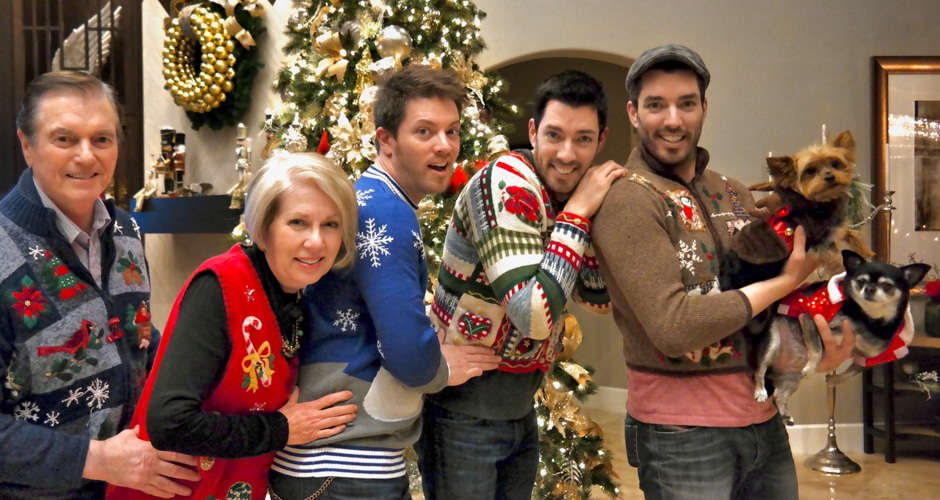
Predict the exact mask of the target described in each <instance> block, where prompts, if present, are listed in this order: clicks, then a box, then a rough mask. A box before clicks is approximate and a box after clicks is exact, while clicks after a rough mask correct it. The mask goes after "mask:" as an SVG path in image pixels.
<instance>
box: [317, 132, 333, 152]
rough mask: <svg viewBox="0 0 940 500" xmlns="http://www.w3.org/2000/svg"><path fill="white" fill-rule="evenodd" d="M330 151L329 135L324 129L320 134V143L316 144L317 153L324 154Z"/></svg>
mask: <svg viewBox="0 0 940 500" xmlns="http://www.w3.org/2000/svg"><path fill="white" fill-rule="evenodd" d="M329 152H330V136H329V135H328V134H327V133H326V130H324V131H323V134H322V135H320V145H319V146H317V153H319V154H321V155H325V154H327V153H329Z"/></svg>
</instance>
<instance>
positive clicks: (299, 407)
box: [278, 387, 359, 445]
mask: <svg viewBox="0 0 940 500" xmlns="http://www.w3.org/2000/svg"><path fill="white" fill-rule="evenodd" d="M299 397H300V389H298V388H296V387H294V392H293V393H291V395H290V399H289V400H288V401H287V404H285V405H284V406H282V407H281V409H280V410H278V411H279V412H281V413H282V414H283V415H284V416H285V417H287V424H288V426H289V428H290V433H289V434H288V436H287V444H289V445H290V444H306V443H310V442H313V441H316V440H317V439H323V438H328V437H330V436H335V435H336V434H339V433H340V432H343V430H344V429H346V424H347V423H349V422H351V421H352V420H353V419H355V418H356V410H358V409H359V408H358V407H357V406H356V405H351V404H347V405H339V406H334V405H336V404H337V403H340V402H342V401H346V400H348V399H349V398H351V397H352V392H350V391H341V392H334V393H332V394H327V395H326V396H323V397H322V398H320V399H317V400H314V401H307V402H305V403H298V402H297V399H298V398H299Z"/></svg>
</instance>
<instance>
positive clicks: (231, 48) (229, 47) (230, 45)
mask: <svg viewBox="0 0 940 500" xmlns="http://www.w3.org/2000/svg"><path fill="white" fill-rule="evenodd" d="M225 51H226V52H235V42H233V41H231V40H226V41H225Z"/></svg>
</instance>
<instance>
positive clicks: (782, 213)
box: [767, 205, 793, 252]
mask: <svg viewBox="0 0 940 500" xmlns="http://www.w3.org/2000/svg"><path fill="white" fill-rule="evenodd" d="M788 215H790V205H784V206H783V207H782V208H781V209H780V210H777V213H775V214H773V215H771V216H770V217H768V218H767V223H768V224H770V227H771V228H773V230H774V232H775V233H777V236H779V237H780V239H781V240H783V243H784V244H785V245H786V246H787V250H788V251H790V252H792V251H793V228H792V227H790V225H789V224H787V222H786V221H785V220H783V218H784V217H786V216H788Z"/></svg>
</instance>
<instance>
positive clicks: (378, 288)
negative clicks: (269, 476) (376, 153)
mask: <svg viewBox="0 0 940 500" xmlns="http://www.w3.org/2000/svg"><path fill="white" fill-rule="evenodd" d="M356 192H357V199H358V202H359V213H358V222H359V231H358V234H357V238H356V240H357V241H356V246H357V248H358V252H357V257H358V261H357V262H356V263H355V264H354V266H353V269H352V270H351V271H348V272H342V271H336V272H332V271H331V272H330V273H327V275H326V276H324V277H323V278H321V279H320V281H318V282H317V283H315V284H313V285H310V286H308V287H307V288H306V290H305V292H304V311H305V320H306V327H305V328H304V331H305V332H307V335H309V337H306V336H305V338H304V340H305V342H304V343H303V345H302V347H301V349H300V351H299V353H298V357H299V360H300V372H299V377H298V386H299V387H300V390H301V400H302V401H304V400H312V399H316V398H319V397H321V396H324V395H326V394H329V393H332V392H336V391H341V390H349V391H352V393H353V397H352V399H350V400H349V401H348V402H349V403H351V404H356V405H359V408H360V409H359V412H358V413H357V414H356V421H355V425H352V426H349V427H348V428H347V429H346V430H344V431H343V432H342V433H340V434H337V435H336V436H331V437H329V438H324V439H318V440H317V441H315V442H313V443H310V444H307V445H300V446H288V447H286V448H285V449H284V450H282V451H281V452H279V453H278V455H277V457H276V459H275V461H274V465H273V469H274V470H276V471H278V472H281V473H283V474H286V475H288V476H292V477H299V478H303V477H325V476H338V477H361V478H370V479H379V478H383V477H385V478H387V477H398V476H403V475H405V463H404V458H403V457H404V449H405V448H406V447H408V446H410V445H412V444H414V443H415V441H417V439H418V435H419V434H420V431H421V425H420V420H419V419H418V416H419V413H420V409H421V402H422V400H423V396H424V394H426V393H432V392H437V391H440V390H441V389H443V388H444V386H445V385H446V384H447V376H448V370H447V363H446V362H445V361H444V359H443V357H442V356H441V354H440V343H439V341H438V339H437V335H436V332H435V330H434V328H433V327H432V326H431V321H430V319H428V317H427V315H426V313H425V307H424V294H425V290H426V288H427V281H428V271H427V263H426V261H425V255H424V247H423V245H420V244H419V243H420V241H421V239H420V234H421V233H420V226H419V224H418V217H417V213H416V211H417V208H418V207H417V205H416V204H415V203H414V202H412V201H411V200H410V199H409V198H408V197H407V195H406V194H405V192H404V191H403V190H402V189H401V187H400V186H399V185H398V184H397V183H396V182H395V181H394V179H393V178H392V177H391V176H390V175H388V174H387V173H385V172H384V171H382V170H380V169H378V168H377V167H375V166H373V167H371V168H369V169H368V170H367V171H366V172H365V173H363V175H362V177H361V178H360V179H359V180H358V181H357V182H356ZM415 408H416V410H415ZM350 462H355V463H357V464H361V466H359V465H357V467H354V468H351V467H349V466H348V464H349V463H350ZM353 469H355V470H353Z"/></svg>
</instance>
